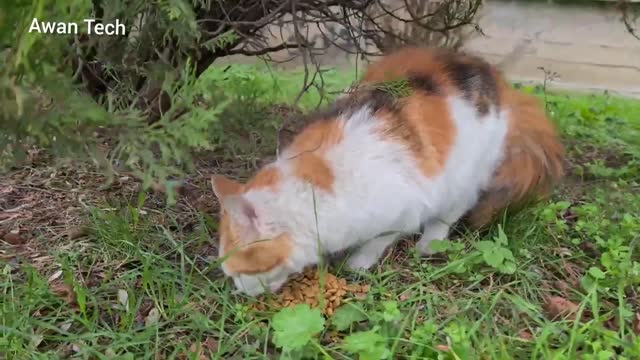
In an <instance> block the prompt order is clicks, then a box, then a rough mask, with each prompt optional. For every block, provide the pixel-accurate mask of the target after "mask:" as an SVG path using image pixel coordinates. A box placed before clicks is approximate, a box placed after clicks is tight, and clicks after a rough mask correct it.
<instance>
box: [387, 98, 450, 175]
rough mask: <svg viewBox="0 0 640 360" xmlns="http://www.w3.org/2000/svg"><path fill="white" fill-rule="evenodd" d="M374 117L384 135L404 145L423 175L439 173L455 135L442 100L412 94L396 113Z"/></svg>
mask: <svg viewBox="0 0 640 360" xmlns="http://www.w3.org/2000/svg"><path fill="white" fill-rule="evenodd" d="M378 116H380V117H381V118H382V120H383V122H384V123H385V126H383V128H382V132H383V134H384V136H390V137H392V138H394V139H396V140H399V141H401V142H403V143H404V144H406V145H407V147H408V148H409V150H410V151H411V152H412V154H413V155H414V157H415V159H416V162H417V163H418V166H419V167H420V169H421V170H422V172H423V173H424V174H425V176H427V177H433V176H435V175H437V174H439V173H440V171H442V169H443V167H444V164H445V162H446V161H447V157H448V156H449V152H450V151H451V147H452V146H453V141H454V139H455V135H456V128H455V124H454V123H453V120H452V119H451V116H450V114H449V109H448V107H447V103H446V102H445V99H444V98H442V97H435V96H428V95H424V94H420V93H416V94H414V95H411V96H410V97H408V98H405V99H403V100H402V106H401V107H400V109H399V111H398V112H395V113H392V112H388V111H381V112H379V113H378Z"/></svg>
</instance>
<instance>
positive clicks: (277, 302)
mask: <svg viewBox="0 0 640 360" xmlns="http://www.w3.org/2000/svg"><path fill="white" fill-rule="evenodd" d="M369 288H370V286H369V285H358V284H348V283H347V280H346V279H342V278H338V277H337V276H335V275H333V274H330V273H328V272H325V273H322V274H320V273H319V272H318V269H315V268H309V269H306V270H305V271H304V272H303V273H302V274H299V275H297V276H295V277H293V278H291V279H290V280H289V281H288V282H287V283H286V284H285V285H284V286H283V287H282V289H281V291H279V292H278V293H277V294H275V296H271V297H265V298H264V299H261V301H260V302H258V303H256V304H255V305H254V309H255V310H257V311H266V310H267V309H273V310H277V309H281V308H285V307H290V306H295V305H298V304H307V305H309V306H310V307H311V308H318V307H320V306H322V309H321V310H322V312H323V313H324V314H325V315H327V316H331V315H333V313H334V311H335V310H336V309H337V308H338V307H339V306H340V305H342V304H343V303H344V302H345V301H346V300H348V299H350V298H354V297H355V298H363V297H366V294H367V293H368V292H369ZM320 294H322V296H320Z"/></svg>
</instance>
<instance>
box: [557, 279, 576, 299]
mask: <svg viewBox="0 0 640 360" xmlns="http://www.w3.org/2000/svg"><path fill="white" fill-rule="evenodd" d="M553 286H554V287H555V288H556V289H558V290H560V291H561V292H562V294H563V295H565V296H569V294H571V289H572V288H571V285H569V284H568V283H567V282H566V281H562V280H556V281H554V282H553Z"/></svg>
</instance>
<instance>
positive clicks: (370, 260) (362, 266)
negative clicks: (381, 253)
mask: <svg viewBox="0 0 640 360" xmlns="http://www.w3.org/2000/svg"><path fill="white" fill-rule="evenodd" d="M368 255H369V254H363V253H355V254H353V255H351V256H350V257H349V259H348V260H347V266H348V267H349V268H350V269H351V270H369V269H370V268H371V267H372V266H373V265H375V264H376V261H377V260H378V259H377V258H376V257H373V256H368Z"/></svg>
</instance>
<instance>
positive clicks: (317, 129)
mask: <svg viewBox="0 0 640 360" xmlns="http://www.w3.org/2000/svg"><path fill="white" fill-rule="evenodd" d="M343 136H344V133H343V122H342V121H341V120H338V119H323V120H319V121H316V122H314V123H312V124H311V125H309V126H308V127H307V128H305V129H304V130H303V131H302V132H301V133H300V134H299V135H298V136H296V138H295V139H294V140H293V142H292V143H291V145H290V146H289V147H288V150H289V151H290V152H291V153H292V158H291V160H292V161H293V164H294V175H295V176H296V177H298V178H300V179H302V180H304V181H308V182H310V183H311V184H313V185H314V186H316V187H318V188H320V189H322V190H325V191H329V192H331V191H333V182H334V180H335V178H334V174H333V170H332V169H331V167H330V166H329V163H328V162H327V161H326V160H325V159H324V157H323V155H324V153H325V152H326V150H327V149H329V148H330V147H332V146H335V145H336V144H338V143H340V141H342V138H343Z"/></svg>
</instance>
